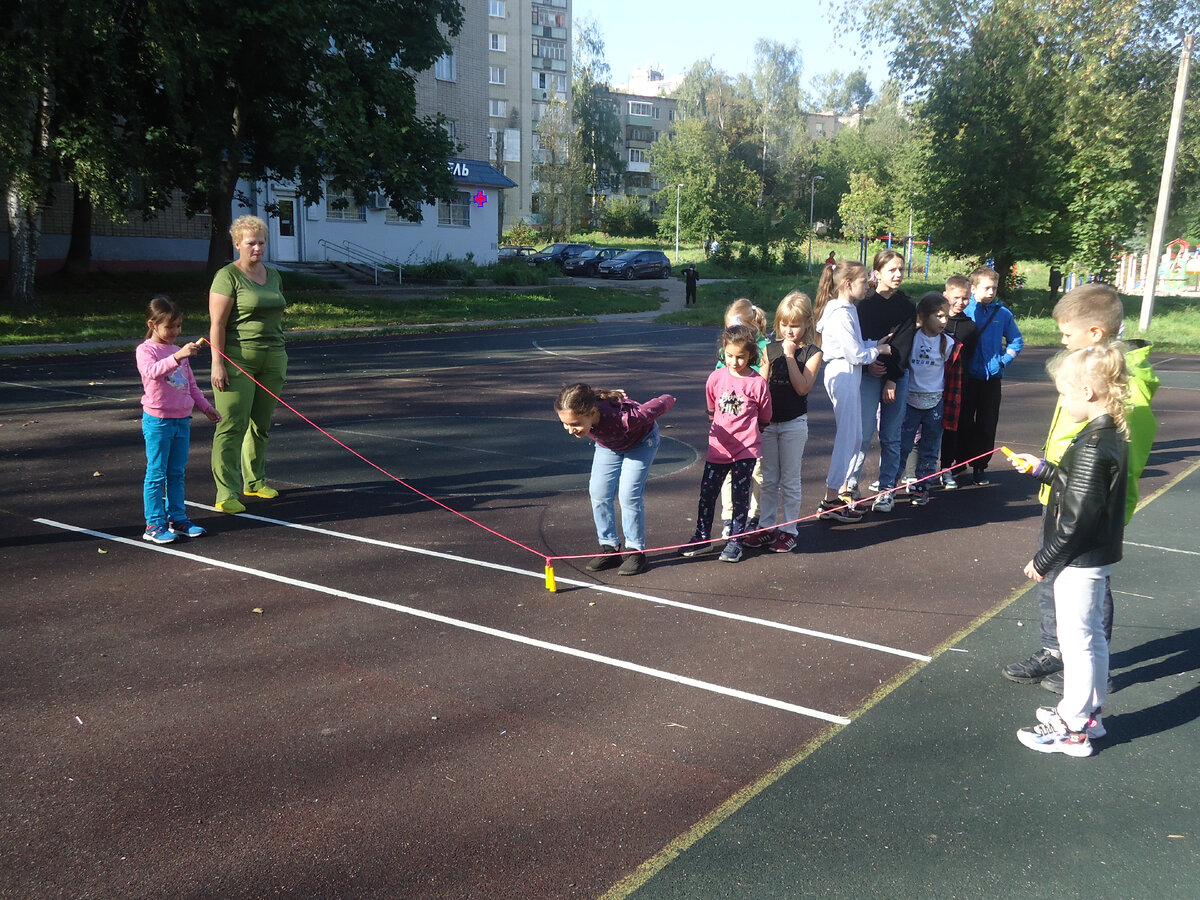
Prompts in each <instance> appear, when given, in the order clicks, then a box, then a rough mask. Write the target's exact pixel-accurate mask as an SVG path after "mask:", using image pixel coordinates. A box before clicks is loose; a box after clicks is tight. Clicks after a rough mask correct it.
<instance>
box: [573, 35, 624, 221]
mask: <svg viewBox="0 0 1200 900" xmlns="http://www.w3.org/2000/svg"><path fill="white" fill-rule="evenodd" d="M571 62H572V74H571V118H572V120H573V123H574V125H575V129H576V131H577V134H578V136H579V146H580V149H581V151H582V152H583V154H584V156H585V157H586V159H587V162H588V164H589V166H590V171H589V173H588V178H587V185H588V189H589V193H590V194H591V196H592V197H598V196H600V194H602V193H606V192H609V191H611V190H612V186H613V185H614V184H616V183H617V181H618V180H619V178H620V175H621V173H622V172H623V171H625V159H624V154H623V153H622V152H621V150H620V147H621V146H622V144H621V120H620V119H619V118H618V117H617V113H616V110H615V109H614V108H613V103H612V100H611V99H610V98H609V94H608V80H609V77H610V71H609V67H608V63H607V62H606V61H605V59H604V40H603V39H602V38H601V37H600V29H599V27H598V26H597V25H596V23H595V21H593V20H591V19H585V20H583V21H582V22H579V23H577V26H576V32H575V53H574V55H573V56H572V60H571Z"/></svg>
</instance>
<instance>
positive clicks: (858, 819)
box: [606, 463, 1200, 900]
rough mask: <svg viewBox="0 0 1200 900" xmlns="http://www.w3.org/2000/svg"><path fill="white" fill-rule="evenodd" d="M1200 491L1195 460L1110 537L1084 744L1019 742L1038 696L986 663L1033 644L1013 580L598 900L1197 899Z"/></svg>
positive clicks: (1024, 601) (1029, 615)
mask: <svg viewBox="0 0 1200 900" xmlns="http://www.w3.org/2000/svg"><path fill="white" fill-rule="evenodd" d="M1197 493H1200V463H1197V464H1194V465H1192V466H1191V467H1190V468H1189V469H1188V470H1187V471H1186V472H1185V473H1184V474H1183V475H1182V476H1181V477H1180V478H1179V479H1177V480H1176V481H1175V482H1174V483H1173V484H1171V485H1168V487H1167V488H1165V489H1164V490H1163V491H1162V492H1160V494H1159V495H1158V496H1157V497H1155V498H1153V499H1152V500H1151V502H1150V503H1149V504H1148V505H1147V506H1146V507H1144V508H1143V509H1142V510H1141V511H1140V512H1138V514H1137V515H1136V517H1135V518H1134V520H1133V522H1132V523H1131V525H1130V527H1129V530H1128V531H1127V533H1126V544H1125V559H1124V561H1123V562H1122V563H1120V564H1119V565H1118V566H1117V568H1116V569H1115V571H1114V578H1113V583H1114V593H1115V595H1116V603H1117V611H1116V617H1115V619H1116V622H1115V629H1114V633H1113V642H1112V652H1113V655H1112V673H1113V681H1114V686H1115V691H1114V693H1113V694H1112V695H1111V696H1110V700H1109V705H1108V715H1106V716H1105V725H1106V727H1107V728H1108V737H1107V738H1105V739H1103V740H1100V741H1097V743H1096V753H1095V754H1094V755H1093V756H1092V757H1090V758H1087V759H1071V758H1068V757H1065V756H1060V755H1057V754H1054V755H1041V754H1038V753H1034V752H1032V751H1030V750H1027V749H1025V748H1024V747H1022V746H1021V745H1020V744H1019V743H1018V742H1017V739H1016V737H1015V732H1016V730H1017V728H1019V727H1021V726H1025V725H1031V724H1033V722H1034V719H1033V711H1034V709H1035V707H1037V706H1039V705H1052V704H1053V702H1054V697H1053V695H1052V694H1050V693H1048V692H1046V691H1044V690H1042V689H1041V688H1040V687H1037V686H1025V685H1017V684H1013V683H1011V682H1008V681H1005V680H1004V679H1003V678H1001V676H1000V668H1001V666H1003V665H1004V664H1005V663H1008V662H1012V661H1014V660H1017V659H1020V658H1023V657H1025V656H1027V655H1028V654H1029V653H1031V652H1032V651H1033V650H1035V649H1036V645H1037V618H1036V610H1035V605H1034V601H1033V594H1032V591H1024V592H1022V593H1021V594H1020V595H1018V596H1017V597H1016V598H1015V600H1013V601H1012V602H1011V603H1010V604H1008V605H1006V606H1005V607H1004V608H1002V609H1001V610H1000V611H999V612H997V613H996V614H995V615H994V616H993V617H992V618H990V619H988V620H986V621H984V622H983V623H982V624H979V625H978V626H977V627H975V628H974V630H969V631H968V632H966V633H965V634H963V635H962V636H961V638H960V640H958V641H957V642H955V643H952V644H951V645H950V647H948V648H947V649H946V650H944V651H943V652H942V653H941V654H940V655H937V656H935V658H934V660H933V662H931V663H929V664H928V665H927V666H925V667H924V668H923V669H921V670H920V671H919V672H918V673H917V674H916V675H915V676H913V677H912V678H910V679H909V680H908V681H906V682H904V683H903V684H901V685H900V686H899V687H897V688H896V689H895V690H894V691H892V692H891V693H889V694H886V695H885V696H884V697H882V698H881V699H880V700H878V701H877V702H876V703H875V705H874V706H871V707H869V708H867V709H866V710H865V711H864V712H863V713H861V714H860V715H859V716H858V717H856V718H855V720H854V722H853V724H852V725H850V726H849V727H847V728H845V729H842V730H841V731H839V732H837V733H836V734H835V735H834V736H833V737H832V738H831V739H830V740H829V741H827V742H826V743H824V744H823V745H821V746H819V747H818V748H817V749H816V750H815V751H813V752H812V754H811V755H809V756H807V757H805V756H804V755H803V754H802V755H801V756H800V757H798V758H796V759H794V760H793V761H791V762H790V763H788V764H787V765H785V767H784V768H785V771H783V773H782V774H777V775H776V776H774V779H768V781H769V783H767V784H762V785H759V786H758V788H759V790H758V792H757V793H756V794H752V795H751V799H749V800H748V801H747V800H745V799H743V800H742V801H741V802H742V803H744V805H736V803H734V804H730V805H727V807H726V808H725V809H723V810H718V811H717V812H716V813H714V814H713V816H710V818H709V820H708V821H707V822H706V823H701V824H700V825H698V826H697V827H696V828H695V829H693V832H692V833H691V834H689V835H685V836H683V837H681V838H680V839H679V840H678V841H677V842H676V845H677V846H676V847H675V848H674V849H673V850H670V851H664V852H663V853H662V854H660V855H659V857H657V858H656V859H655V860H651V861H650V862H648V863H647V864H646V865H645V866H643V868H642V870H641V873H640V874H635V875H634V876H632V877H631V878H630V879H628V880H627V881H626V882H624V883H622V884H621V885H618V886H617V887H616V888H614V889H613V890H612V891H611V892H610V893H609V894H608V895H606V896H607V897H610V898H613V897H622V896H627V895H628V894H629V893H630V892H631V890H633V889H636V896H637V898H638V900H652V898H708V897H722V898H731V897H732V898H737V897H745V898H754V900H762V898H789V900H790V898H796V897H854V898H867V897H879V898H896V897H906V898H925V897H929V898H933V897H970V898H973V900H990V898H996V900H1000V898H1012V897H1025V896H1043V897H1081V898H1082V897H1086V898H1097V900H1102V898H1130V897H1156V898H1160V900H1173V898H1178V900H1193V898H1195V897H1196V896H1197V887H1196V883H1195V881H1196V875H1197V872H1200V827H1198V826H1200V809H1198V807H1200V800H1198V795H1197V792H1196V772H1197V771H1198V770H1200V722H1198V721H1197V720H1198V719H1200V674H1198V670H1200V606H1198V605H1197V603H1196V592H1195V572H1196V562H1197V560H1196V557H1197V555H1198V554H1197V551H1196V541H1195V537H1194V536H1195V534H1196V533H1197V530H1198V528H1200V510H1198V508H1197V506H1196V504H1195V501H1194V498H1195V496H1196V495H1197ZM964 583H967V582H964ZM968 589H969V588H968ZM982 589H984V590H986V586H984V587H983V588H982ZM731 806H732V808H730V807H731ZM660 868H661V871H659V869H660ZM643 881H644V883H642V882H643ZM639 883H640V885H641V886H640V889H638V885H639Z"/></svg>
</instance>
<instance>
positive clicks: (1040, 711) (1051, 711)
mask: <svg viewBox="0 0 1200 900" xmlns="http://www.w3.org/2000/svg"><path fill="white" fill-rule="evenodd" d="M1034 715H1036V716H1037V720H1038V721H1039V722H1041V723H1042V724H1043V725H1045V724H1046V723H1047V722H1052V721H1054V717H1055V716H1057V715H1058V710H1057V709H1055V708H1054V707H1053V706H1039V707H1038V708H1037V712H1036V713H1035V714H1034ZM1084 731H1086V732H1087V736H1088V737H1089V738H1091V739H1092V740H1093V741H1095V740H1099V739H1100V738H1102V737H1104V736H1105V735H1106V734H1108V729H1107V728H1105V727H1104V720H1103V719H1102V718H1100V715H1099V713H1094V714H1093V715H1092V717H1091V718H1090V719H1088V723H1087V727H1086V728H1084Z"/></svg>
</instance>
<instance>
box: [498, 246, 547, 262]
mask: <svg viewBox="0 0 1200 900" xmlns="http://www.w3.org/2000/svg"><path fill="white" fill-rule="evenodd" d="M536 252H537V250H536V249H535V248H533V247H501V248H500V252H499V253H497V254H496V259H497V260H498V261H499V262H512V261H513V260H514V259H526V258H528V257H530V256H533V254H534V253H536Z"/></svg>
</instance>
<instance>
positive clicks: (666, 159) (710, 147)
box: [650, 119, 761, 240]
mask: <svg viewBox="0 0 1200 900" xmlns="http://www.w3.org/2000/svg"><path fill="white" fill-rule="evenodd" d="M650 166H651V171H652V172H653V173H654V177H655V178H656V179H657V180H658V182H659V183H660V184H662V185H663V188H662V190H661V191H660V193H659V196H658V200H659V202H660V204H661V205H662V207H663V209H665V210H666V209H669V211H670V214H669V215H668V214H664V215H663V217H662V218H661V219H660V220H659V226H658V231H659V234H660V235H661V236H662V237H663V238H664V239H665V238H667V237H671V238H674V236H675V194H676V190H677V189H676V185H683V186H682V187H681V188H678V192H679V203H680V216H679V223H680V226H679V227H680V234H681V236H683V237H686V238H687V239H688V240H705V239H711V238H725V237H727V236H728V235H730V234H731V233H733V232H734V229H735V224H736V222H737V217H738V216H739V215H740V213H741V211H742V210H743V209H745V208H747V207H750V208H753V207H754V206H755V203H756V201H757V199H758V195H759V192H760V190H761V180H760V179H759V177H758V175H757V174H755V173H754V172H752V171H750V170H749V169H747V168H746V166H745V165H744V164H743V163H742V162H741V161H740V160H738V159H737V158H736V157H735V156H734V155H733V153H732V152H731V151H730V149H729V147H728V145H727V144H726V143H725V141H724V139H723V138H722V136H721V132H720V131H719V130H718V128H717V125H716V123H714V122H712V121H710V120H709V119H684V120H683V121H681V122H679V123H678V125H677V126H676V129H675V133H674V134H672V135H668V136H664V137H662V138H659V139H658V140H657V141H656V142H655V143H654V146H653V147H651V149H650Z"/></svg>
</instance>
